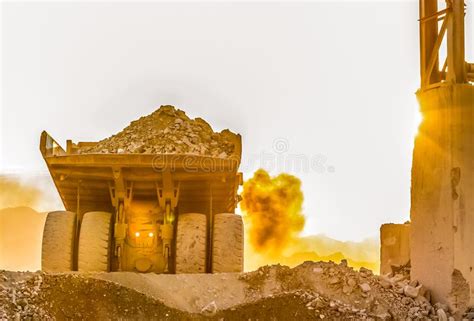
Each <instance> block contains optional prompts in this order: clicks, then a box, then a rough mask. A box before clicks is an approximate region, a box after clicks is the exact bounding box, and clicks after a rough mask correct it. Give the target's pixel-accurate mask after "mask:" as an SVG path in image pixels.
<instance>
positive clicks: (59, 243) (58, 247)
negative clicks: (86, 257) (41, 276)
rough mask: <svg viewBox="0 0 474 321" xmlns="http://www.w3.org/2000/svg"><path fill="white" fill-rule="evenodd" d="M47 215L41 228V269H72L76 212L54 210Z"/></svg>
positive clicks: (62, 270)
mask: <svg viewBox="0 0 474 321" xmlns="http://www.w3.org/2000/svg"><path fill="white" fill-rule="evenodd" d="M47 215H48V216H47V217H46V222H45V225H44V230H43V245H42V249H41V269H42V270H43V271H45V272H68V271H72V270H73V267H74V240H75V236H76V214H75V213H73V212H68V211H56V212H50V213H48V214H47Z"/></svg>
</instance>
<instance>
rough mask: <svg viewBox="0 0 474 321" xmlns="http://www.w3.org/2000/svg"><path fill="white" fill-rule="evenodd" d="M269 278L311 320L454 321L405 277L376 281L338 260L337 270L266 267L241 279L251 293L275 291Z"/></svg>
mask: <svg viewBox="0 0 474 321" xmlns="http://www.w3.org/2000/svg"><path fill="white" fill-rule="evenodd" d="M271 275H274V277H273V279H276V280H279V285H278V286H279V287H282V289H283V290H284V291H286V292H291V293H302V294H301V299H302V300H304V302H305V304H306V308H307V309H308V310H311V311H313V312H314V318H316V319H324V318H327V317H328V316H329V317H330V318H331V319H333V318H334V319H340V318H344V319H356V320H426V319H429V320H446V321H448V320H453V321H454V318H453V317H452V316H451V313H452V312H454V311H449V308H448V307H447V306H446V305H443V304H439V303H436V304H432V303H431V296H430V291H429V290H427V289H426V288H425V287H423V285H421V284H419V283H418V282H417V281H415V280H409V278H408V276H407V275H403V274H393V273H392V274H388V275H384V276H378V275H374V274H373V273H372V271H370V270H368V269H365V268H361V269H360V270H359V271H355V270H354V269H353V268H351V267H348V266H347V262H346V261H344V260H343V261H342V263H341V264H335V263H333V262H305V263H304V264H302V265H300V266H298V267H296V268H294V269H289V268H288V267H285V266H278V265H276V266H270V267H268V266H267V267H262V268H260V269H259V270H257V271H255V272H250V273H247V274H244V275H243V276H242V279H243V280H245V281H246V282H249V283H250V284H251V285H252V287H251V288H252V289H260V291H261V289H266V291H268V289H271V288H272V287H273V286H274V285H272V284H270V283H269V282H268V280H271V279H272V277H271ZM254 291H255V292H259V290H254ZM301 291H303V292H301Z"/></svg>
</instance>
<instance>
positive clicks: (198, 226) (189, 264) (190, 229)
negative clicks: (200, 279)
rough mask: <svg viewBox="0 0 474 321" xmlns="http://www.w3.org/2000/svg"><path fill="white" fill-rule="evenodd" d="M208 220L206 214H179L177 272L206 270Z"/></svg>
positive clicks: (201, 271) (203, 271) (202, 271)
mask: <svg viewBox="0 0 474 321" xmlns="http://www.w3.org/2000/svg"><path fill="white" fill-rule="evenodd" d="M206 236H207V220H206V216H205V215H204V214H198V213H188V214H180V215H179V216H178V226H177V228H176V273H205V272H206Z"/></svg>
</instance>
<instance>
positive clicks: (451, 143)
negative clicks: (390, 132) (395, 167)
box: [410, 0, 474, 317]
mask: <svg viewBox="0 0 474 321" xmlns="http://www.w3.org/2000/svg"><path fill="white" fill-rule="evenodd" d="M419 4H420V20H419V21H420V68H421V86H420V89H419V90H418V92H417V94H416V95H417V98H418V102H419V104H420V110H421V113H422V115H423V121H422V123H421V125H420V127H419V133H418V136H417V138H416V139H415V148H414V152H413V166H412V182H411V222H412V224H411V237H410V239H411V240H410V242H411V245H410V248H411V264H412V270H411V274H412V275H411V276H412V278H413V279H417V280H419V281H420V282H421V283H423V284H424V285H426V286H427V287H428V288H430V289H431V290H432V291H433V292H432V294H433V297H434V300H435V301H444V302H445V303H448V304H449V306H450V308H451V309H452V310H453V311H455V312H456V313H457V316H458V317H459V316H460V315H461V314H462V312H463V311H464V310H465V309H466V308H467V307H470V306H473V305H474V86H473V85H472V81H473V80H474V65H473V64H469V63H467V62H466V61H465V48H464V37H465V35H464V15H465V4H464V0H448V1H447V2H446V7H445V8H443V9H442V10H439V9H438V1H436V0H420V1H419ZM443 41H446V48H447V54H446V56H447V57H446V59H445V60H444V61H440V48H441V47H442V43H443ZM440 66H441V68H440Z"/></svg>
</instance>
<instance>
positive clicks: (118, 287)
mask: <svg viewBox="0 0 474 321" xmlns="http://www.w3.org/2000/svg"><path fill="white" fill-rule="evenodd" d="M100 275H102V274H100ZM114 276H115V277H114V280H115V281H106V280H103V279H97V278H96V277H97V276H96V277H94V276H93V275H92V274H80V273H79V274H78V273H65V274H44V273H29V274H28V275H26V276H23V274H21V273H16V274H15V273H14V272H2V271H0V285H1V287H0V320H2V321H3V320H48V319H52V318H53V319H55V318H56V319H61V320H63V319H70V320H82V319H84V320H102V319H114V320H150V319H153V320H176V321H177V320H215V321H218V320H219V321H221V320H226V321H233V320H236V321H237V320H239V321H240V320H249V319H250V320H299V321H304V320H404V321H406V320H410V321H414V320H438V321H454V320H455V318H454V317H453V315H454V314H455V316H456V320H468V319H471V318H472V317H474V311H471V310H469V311H453V310H452V309H451V308H450V307H448V306H446V305H444V304H440V303H435V302H432V298H431V297H430V291H429V290H427V289H426V288H424V287H423V285H421V284H419V283H418V282H416V281H414V280H410V279H409V278H408V277H407V275H404V274H399V273H392V274H388V275H383V276H378V275H374V274H373V273H372V272H371V271H370V270H368V269H364V268H361V269H359V270H358V271H356V270H354V269H353V268H351V267H349V266H347V263H346V262H345V261H342V263H340V264H335V263H333V262H305V263H303V264H301V265H299V266H297V267H295V268H289V267H287V266H281V265H272V266H263V267H261V268H259V269H258V270H256V271H253V272H248V273H243V274H240V275H235V274H214V275H210V274H207V275H195V276H191V275H182V274H181V275H166V276H163V277H159V278H155V277H156V276H154V275H147V276H143V278H141V277H140V278H138V279H143V280H145V281H146V282H144V283H143V284H142V285H140V284H139V283H136V282H135V281H136V280H137V278H135V274H133V273H129V272H127V273H122V274H121V273H117V274H114ZM157 279H159V281H160V282H158V283H156V284H159V286H158V287H157V288H154V286H153V284H155V283H154V281H156V280H157ZM127 284H128V285H127ZM175 286H179V287H175ZM155 290H157V291H155ZM186 293H187V294H189V293H191V294H192V295H183V294H186ZM196 298H199V300H200V302H201V301H202V302H201V303H204V304H201V303H199V304H196V305H195V304H194V303H195V302H197V300H198V299H196ZM201 299H202V300H201ZM186 300H188V301H190V302H184V303H183V301H186ZM189 308H192V309H189ZM463 312H465V314H464V315H463V314H462V313H463Z"/></svg>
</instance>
